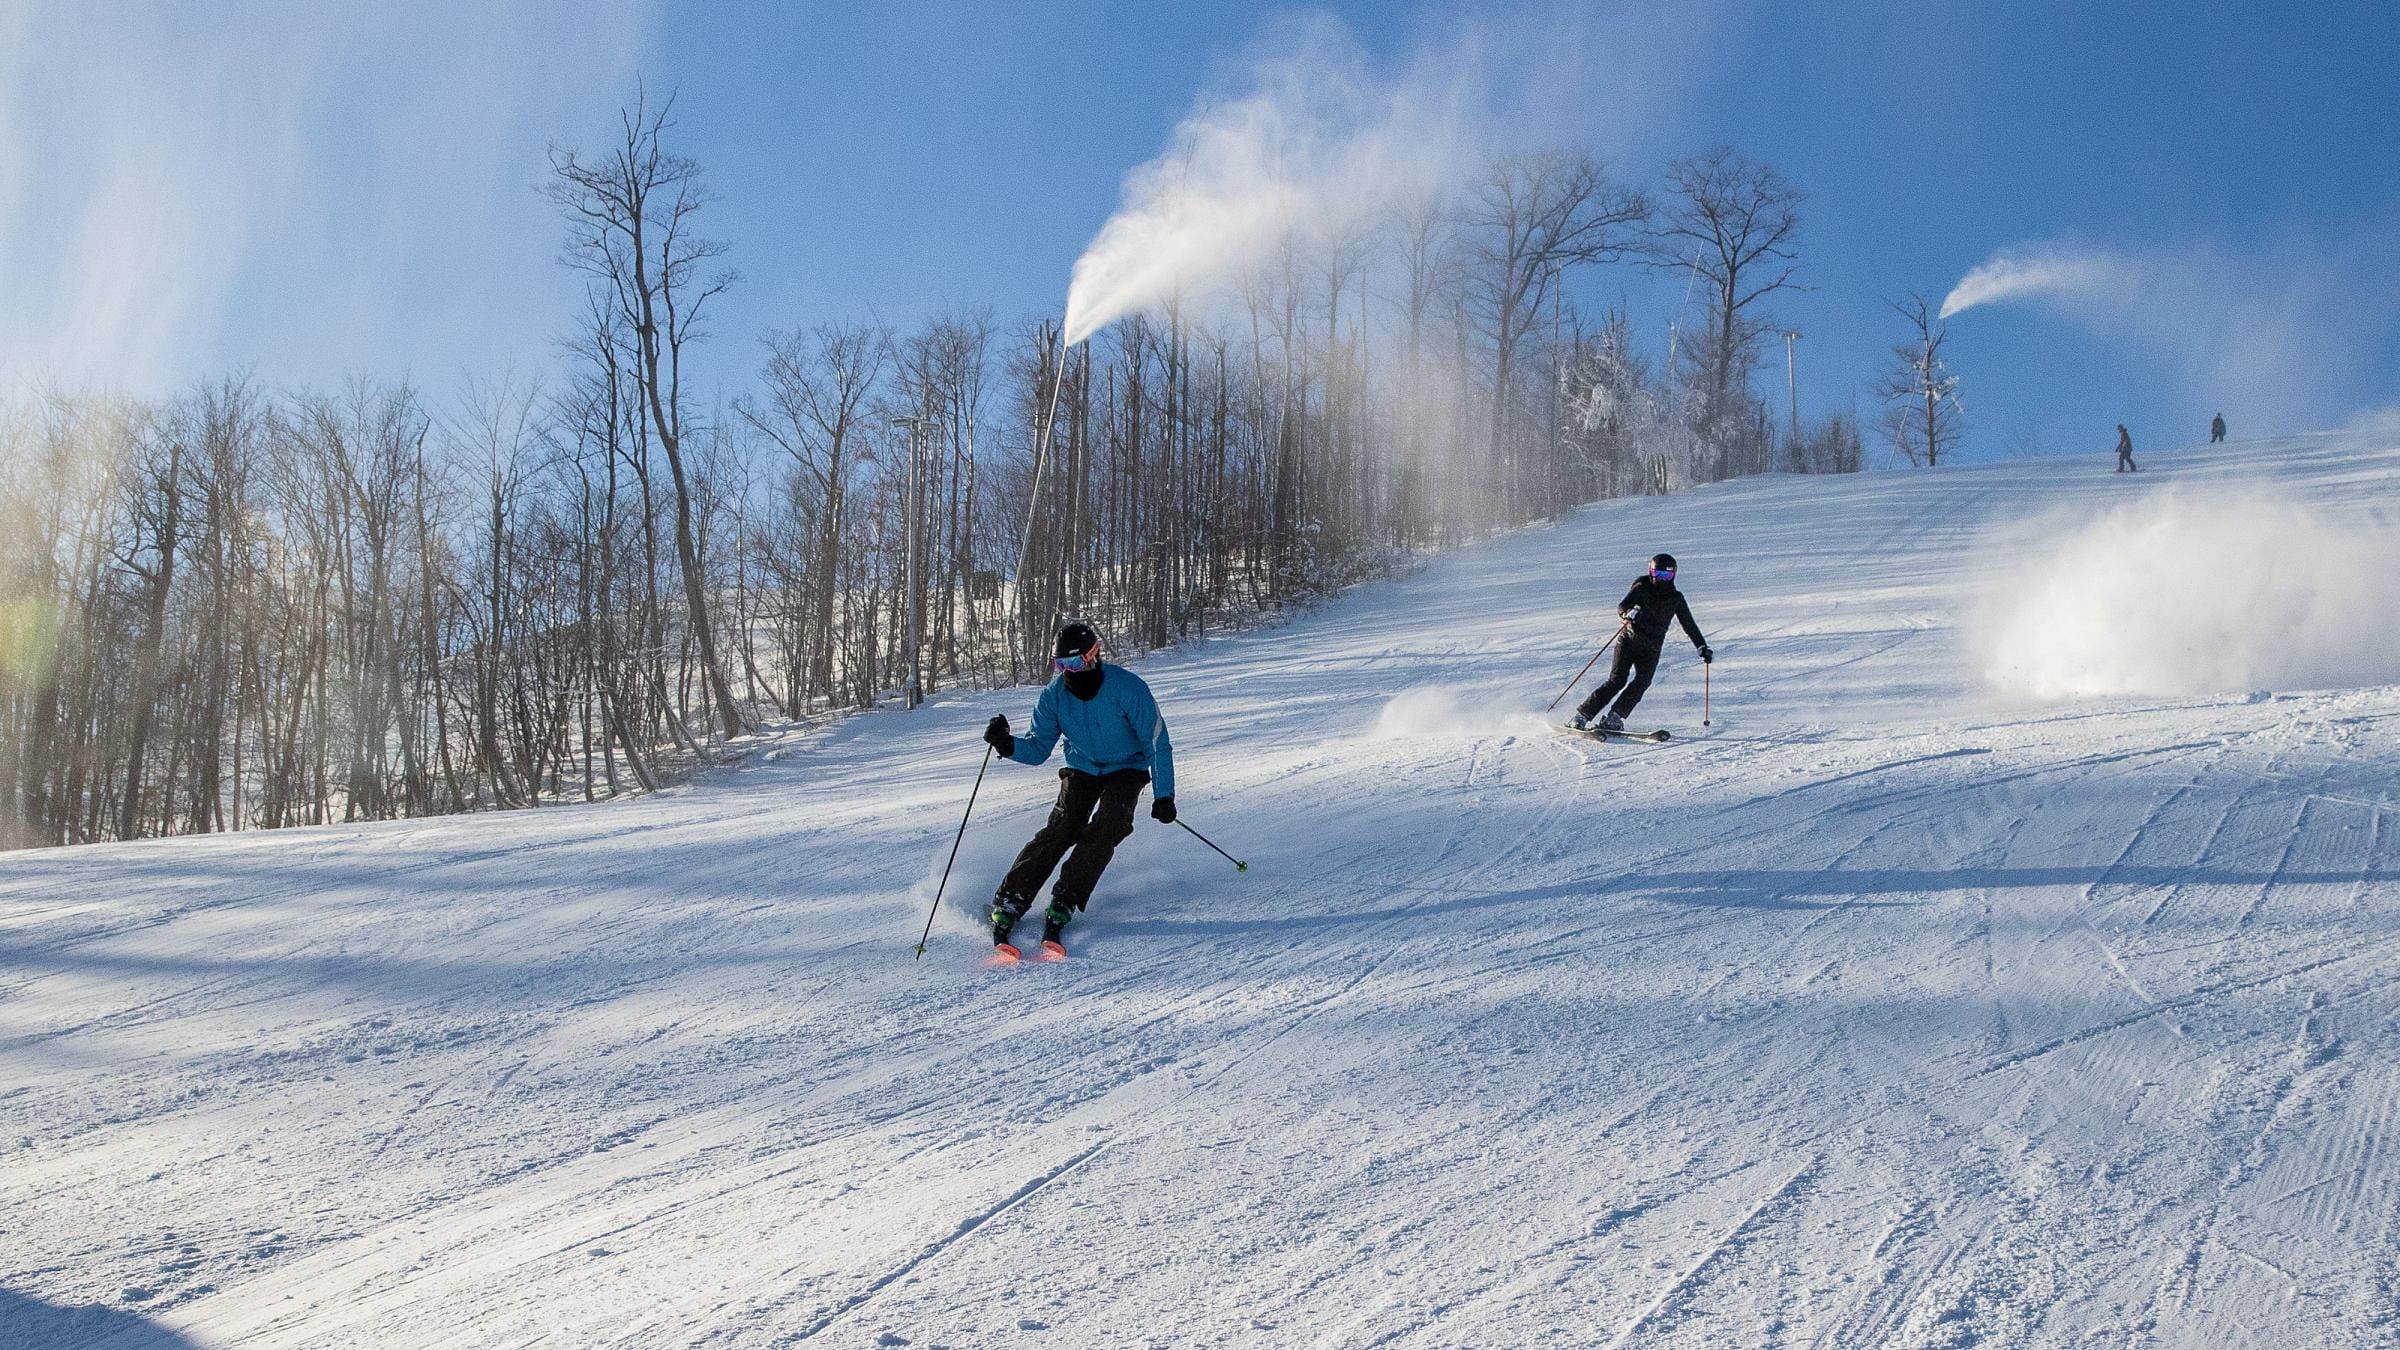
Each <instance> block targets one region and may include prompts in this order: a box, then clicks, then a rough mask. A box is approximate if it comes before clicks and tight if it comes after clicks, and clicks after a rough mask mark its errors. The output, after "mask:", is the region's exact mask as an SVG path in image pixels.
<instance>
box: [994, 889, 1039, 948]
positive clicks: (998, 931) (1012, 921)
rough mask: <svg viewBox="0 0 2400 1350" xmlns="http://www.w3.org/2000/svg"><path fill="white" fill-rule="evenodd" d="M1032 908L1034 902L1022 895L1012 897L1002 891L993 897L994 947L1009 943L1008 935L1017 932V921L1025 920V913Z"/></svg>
mask: <svg viewBox="0 0 2400 1350" xmlns="http://www.w3.org/2000/svg"><path fill="white" fill-rule="evenodd" d="M1032 907H1033V902H1032V901H1031V900H1028V899H1026V898H1025V897H1023V896H1021V895H1010V894H1009V893H1008V892H1006V891H1002V892H1001V893H1000V894H998V895H995V896H993V897H992V945H993V946H995V947H997V946H1000V945H1001V944H1002V943H1005V942H1007V941H1008V935H1009V934H1010V933H1011V932H1014V931H1015V930H1016V926H1017V920H1019V919H1022V918H1024V917H1025V911H1026V910H1028V909H1031V908H1032Z"/></svg>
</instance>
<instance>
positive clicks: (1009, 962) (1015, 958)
mask: <svg viewBox="0 0 2400 1350" xmlns="http://www.w3.org/2000/svg"><path fill="white" fill-rule="evenodd" d="M1027 959H1029V958H1028V954H1027V953H1026V952H1025V951H1023V950H1022V949H1020V948H1019V947H1018V946H1017V944H1015V943H1013V942H995V943H993V944H992V962H991V963H992V964H993V965H995V966H1013V965H1016V964H1017V963H1018V962H1020V961H1024V960H1027ZM1030 959H1032V960H1035V961H1064V960H1066V959H1067V949H1066V948H1065V947H1063V946H1061V945H1060V944H1059V942H1058V941H1057V939H1055V938H1045V939H1043V941H1042V945H1041V946H1039V947H1036V948H1034V949H1033V951H1032V953H1031V954H1030Z"/></svg>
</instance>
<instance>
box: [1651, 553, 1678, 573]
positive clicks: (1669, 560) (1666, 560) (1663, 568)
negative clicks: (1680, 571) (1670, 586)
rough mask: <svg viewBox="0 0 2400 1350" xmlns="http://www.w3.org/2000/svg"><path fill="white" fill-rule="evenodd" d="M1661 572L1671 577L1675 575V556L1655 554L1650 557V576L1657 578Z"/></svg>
mask: <svg viewBox="0 0 2400 1350" xmlns="http://www.w3.org/2000/svg"><path fill="white" fill-rule="evenodd" d="M1661 572H1664V573H1666V574H1667V575H1668V576H1670V577H1671V576H1674V575H1675V555H1674V554H1672V553H1653V554H1651V555H1650V575H1652V576H1657V575H1658V574H1659V573H1661Z"/></svg>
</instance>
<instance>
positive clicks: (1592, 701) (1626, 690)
mask: <svg viewBox="0 0 2400 1350" xmlns="http://www.w3.org/2000/svg"><path fill="white" fill-rule="evenodd" d="M1657 673H1658V648H1657V647H1655V646H1653V645H1651V644H1650V643H1647V642H1636V641H1634V640H1633V637H1632V635H1631V634H1630V633H1628V634H1627V635H1626V636H1625V637H1622V638H1619V639H1618V640H1617V651H1616V655H1614V656H1612V657H1610V658H1609V662H1608V680H1607V682H1606V683H1604V684H1602V685H1601V686H1600V687H1599V688H1597V689H1595V690H1593V691H1592V694H1591V697H1590V698H1587V699H1585V700H1584V701H1583V702H1582V703H1581V704H1580V705H1578V706H1577V707H1576V709H1575V711H1576V712H1577V713H1578V714H1580V715H1581V716H1582V718H1583V719H1584V720H1585V721H1587V722H1588V721H1590V720H1591V719H1592V718H1594V717H1596V716H1598V715H1599V712H1600V710H1601V709H1602V708H1604V707H1606V706H1608V701H1609V700H1610V699H1612V698H1613V699H1615V700H1616V701H1617V706H1616V714H1617V716H1619V717H1627V716H1630V715H1632V713H1633V709H1634V706H1635V705H1636V704H1639V703H1640V702H1641V701H1642V695H1644V694H1646V693H1648V692H1649V691H1650V677H1651V676H1653V675H1656V674H1657Z"/></svg>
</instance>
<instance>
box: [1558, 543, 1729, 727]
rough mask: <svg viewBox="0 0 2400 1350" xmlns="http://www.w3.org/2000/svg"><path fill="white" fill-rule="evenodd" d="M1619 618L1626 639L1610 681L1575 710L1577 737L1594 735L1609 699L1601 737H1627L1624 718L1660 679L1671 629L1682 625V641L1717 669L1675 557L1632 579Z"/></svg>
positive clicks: (1664, 556) (1658, 560) (1659, 559)
mask: <svg viewBox="0 0 2400 1350" xmlns="http://www.w3.org/2000/svg"><path fill="white" fill-rule="evenodd" d="M1617 614H1618V615H1619V616H1620V617H1621V618H1623V619H1624V620H1625V628H1624V635H1623V636H1622V637H1619V638H1618V639H1617V652H1616V655H1615V656H1614V657H1612V658H1611V659H1610V661H1609V667H1608V680H1607V682H1606V683H1604V684H1602V685H1601V686H1600V687H1599V688H1597V689H1595V690H1593V691H1592V693H1591V697H1589V698H1587V699H1585V700H1584V701H1583V702H1582V703H1581V704H1579V705H1578V706H1577V707H1576V709H1575V716H1574V718H1573V719H1572V720H1570V721H1569V722H1568V723H1567V725H1568V726H1571V727H1573V728H1575V729H1576V730H1577V731H1586V730H1590V729H1591V728H1592V727H1593V725H1594V723H1593V721H1592V716H1593V714H1595V713H1598V712H1599V711H1600V709H1601V708H1603V707H1605V706H1607V704H1608V701H1609V700H1610V699H1612V698H1613V699H1615V700H1616V706H1615V707H1614V708H1610V709H1609V711H1608V712H1607V713H1606V714H1605V715H1603V716H1602V717H1601V718H1600V721H1599V723H1598V727H1599V729H1600V730H1602V731H1623V730H1624V729H1625V715H1626V714H1627V713H1630V712H1632V711H1633V709H1634V705H1635V704H1638V703H1640V702H1641V701H1642V695H1643V693H1645V692H1646V691H1647V690H1648V689H1649V688H1650V677H1651V676H1653V675H1655V674H1657V673H1658V655H1659V648H1660V646H1661V645H1663V644H1664V643H1665V642H1666V640H1667V625H1668V624H1669V623H1680V624H1682V625H1683V632H1684V636H1686V637H1688V638H1690V639H1691V640H1692V645H1693V646H1695V647H1697V648H1699V649H1700V660H1701V661H1702V662H1703V663H1704V664H1705V663H1713V662H1714V661H1715V660H1716V659H1717V654H1716V653H1715V652H1713V651H1711V650H1709V646H1708V639H1706V638H1704V637H1702V636H1700V625H1699V624H1697V623H1694V622H1692V607H1691V605H1690V604H1689V603H1687V602H1686V601H1685V600H1684V598H1683V592H1681V591H1679V590H1676V589H1675V555H1674V554H1672V553H1661V554H1659V555H1657V556H1656V557H1654V558H1652V559H1651V560H1650V570H1649V571H1648V572H1646V573H1644V574H1643V575H1641V576H1638V577H1635V578H1634V579H1633V589H1631V590H1629V591H1627V592H1625V598H1624V599H1622V600H1619V601H1618V602H1617Z"/></svg>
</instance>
